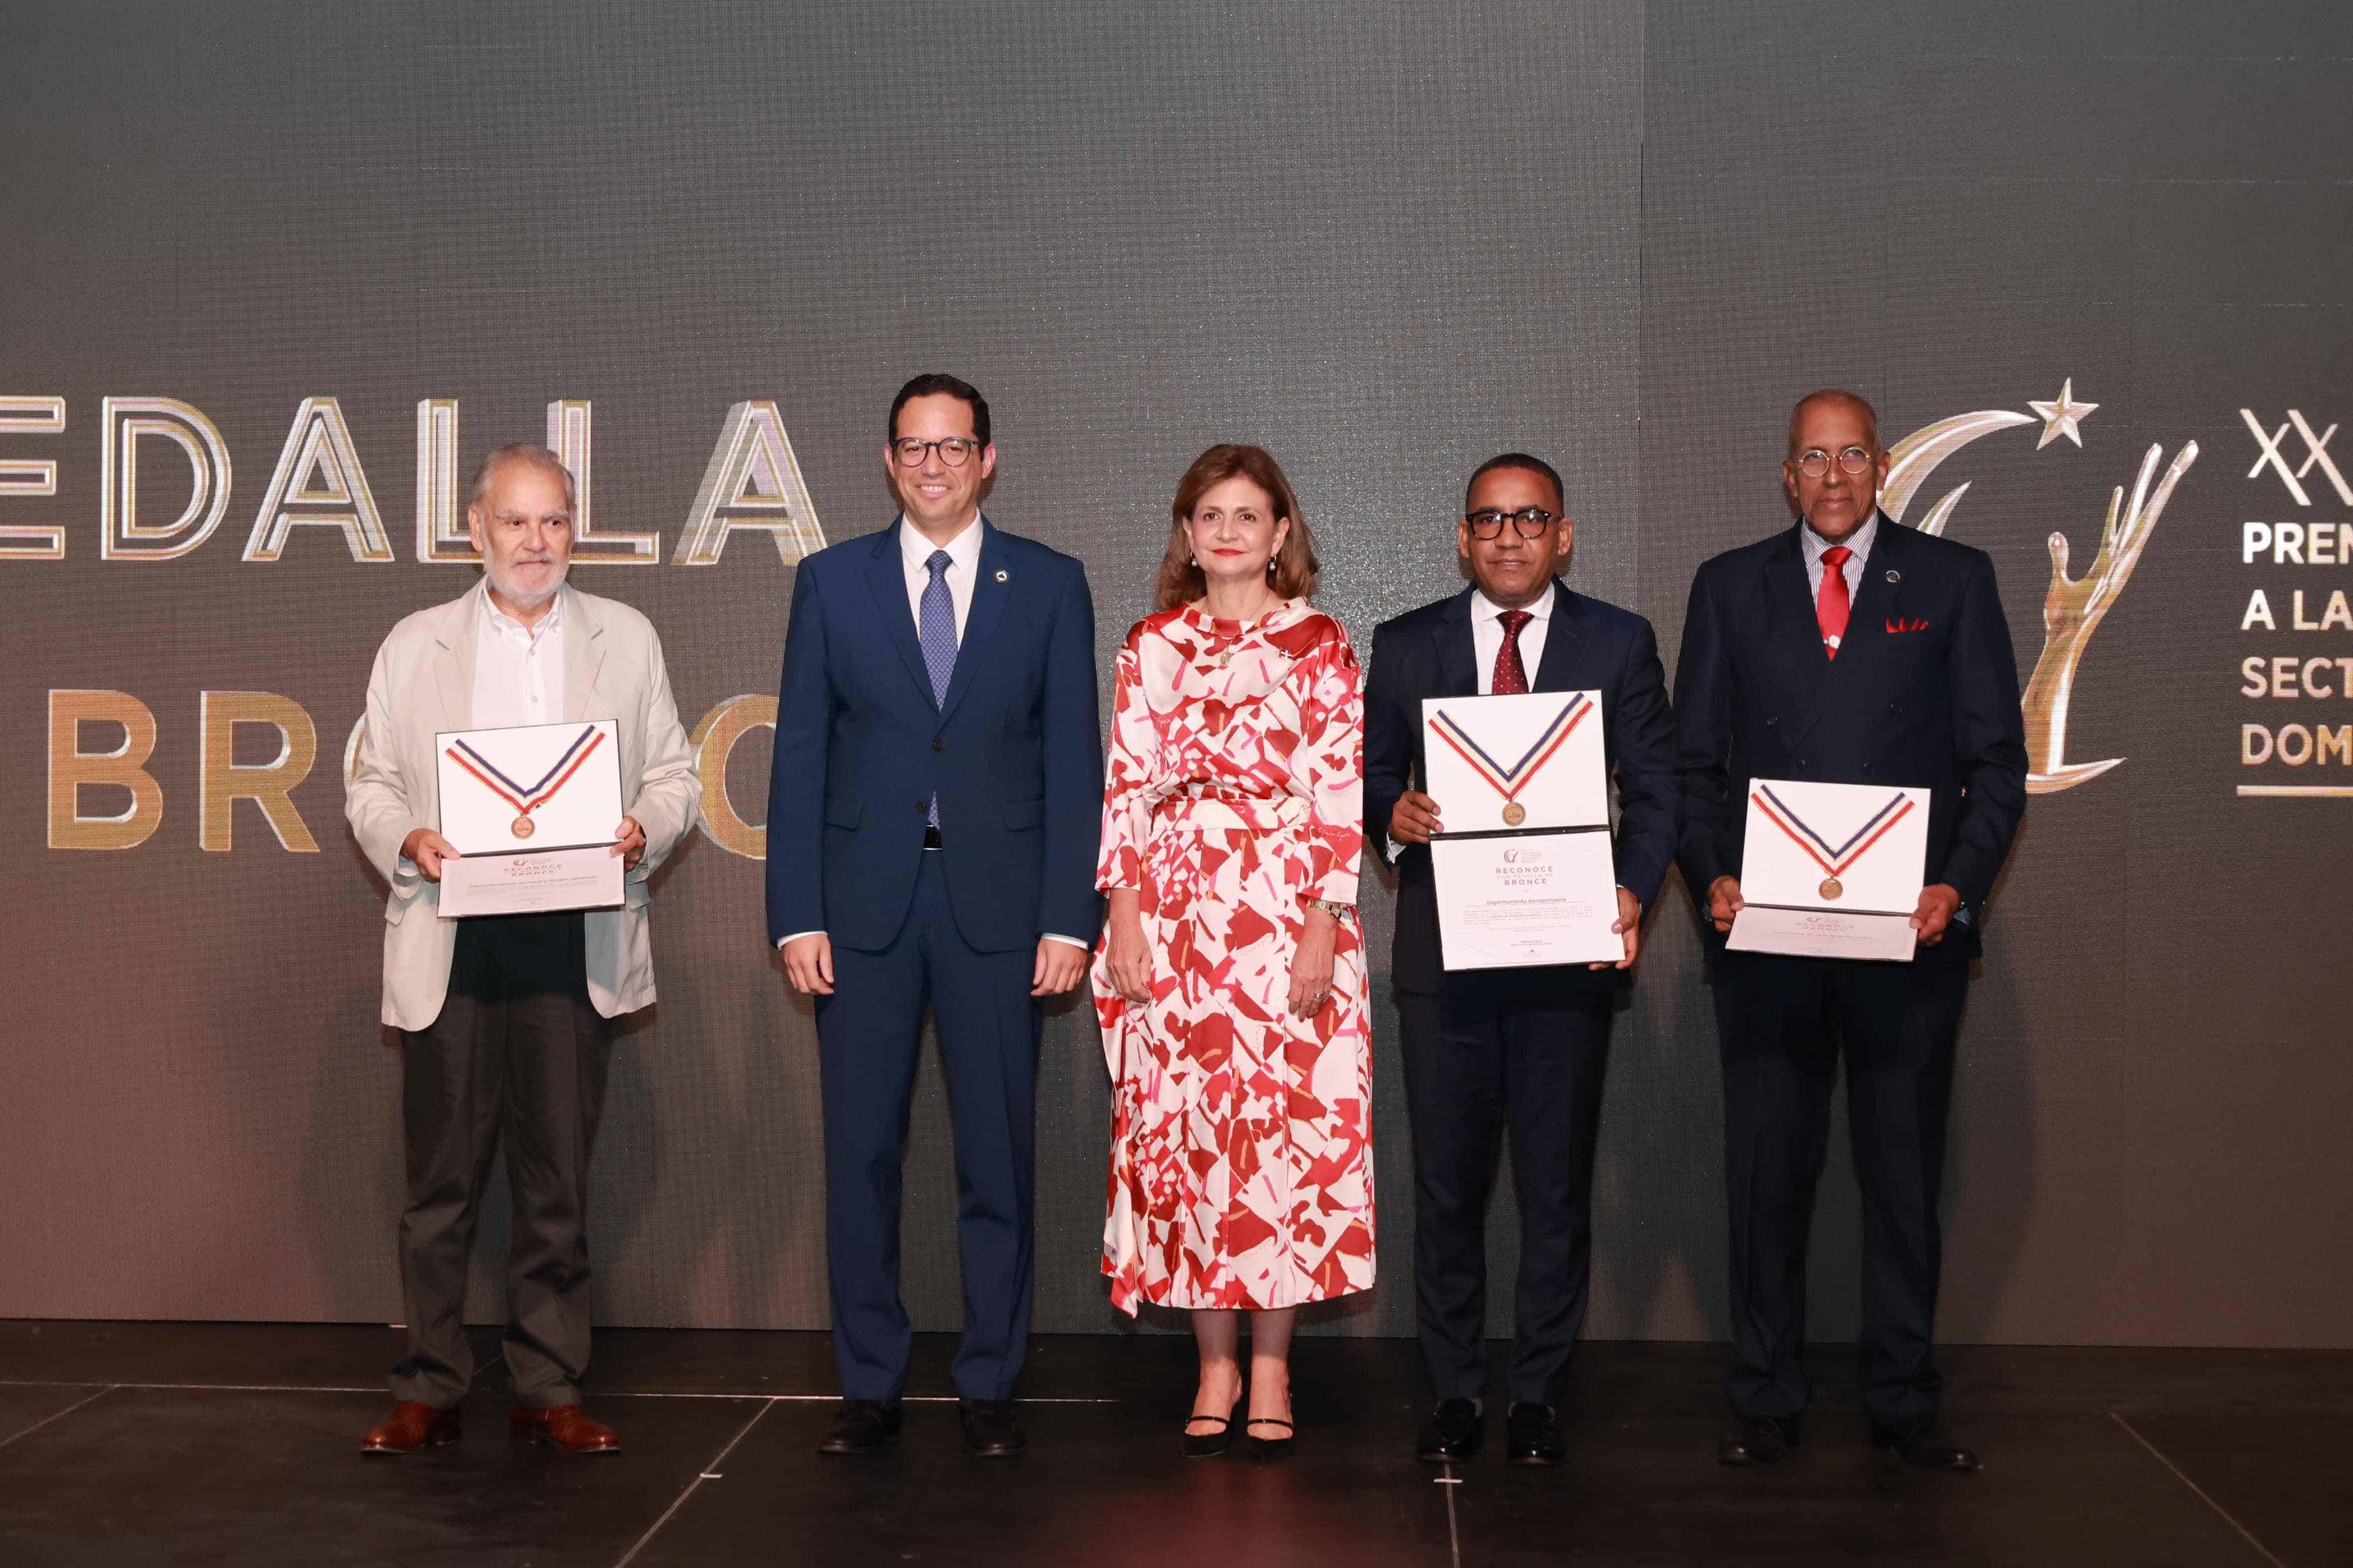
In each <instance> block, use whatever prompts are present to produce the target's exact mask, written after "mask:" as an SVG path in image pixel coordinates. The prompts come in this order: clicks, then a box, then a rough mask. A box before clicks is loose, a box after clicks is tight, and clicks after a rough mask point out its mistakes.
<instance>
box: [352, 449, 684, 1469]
mask: <svg viewBox="0 0 2353 1568" xmlns="http://www.w3.org/2000/svg"><path fill="white" fill-rule="evenodd" d="M573 506H574V490H573V484H572V477H571V475H570V474H569V473H568V472H567V471H566V470H565V467H564V465H563V463H562V461H561V460H560V459H559V458H557V457H556V456H555V454H554V453H553V452H551V451H549V450H548V449H547V448H545V447H534V446H529V445H524V444H517V445H513V446H507V447H500V448H499V449H498V450H496V451H494V452H492V453H491V455H490V456H489V457H488V458H485V459H484V460H483V463H482V466H481V468H480V470H478V471H477V473H476V475H475V478H474V484H473V488H472V490H471V493H470V500H469V503H468V506H467V513H466V520H467V526H468V528H469V530H470V532H471V534H472V538H473V543H474V548H475V549H476V550H478V551H480V552H481V556H482V580H481V582H480V584H478V585H476V586H475V587H474V588H473V589H472V590H470V592H468V593H467V594H465V595H462V596H460V597H459V598H457V599H454V600H451V601H450V602H449V603H448V604H446V605H437V606H435V607H434V608H432V609H429V610H420V611H418V612H417V614H415V615H413V616H409V617H407V618H406V620H404V621H402V622H401V623H400V624H399V625H398V626H395V627H394V628H393V629H392V635H391V636H390V637H386V638H385V642H384V647H382V648H381V649H380V650H378V652H377V654H376V658H375V670H374V672H373V673H372V674H371V675H370V676H369V679H368V693H367V720H366V724H365V727H364V730H363V731H362V733H361V736H360V743H359V751H358V754H357V756H356V758H355V759H354V762H353V769H352V776H351V783H350V787H349V789H348V791H347V793H346V795H345V800H344V815H345V816H347V817H348V818H349V819H350V821H351V825H352V832H353V835H354V836H356V837H357V838H358V839H359V842H360V846H361V847H362V848H364V850H365V851H366V852H367V857H368V859H369V860H370V861H371V862H373V863H374V864H375V868H376V869H377V870H378V871H379V872H380V873H382V874H383V876H384V877H385V879H386V880H387V881H389V882H390V883H391V884H392V896H391V897H390V898H389V899H387V900H385V938H384V1021H385V1023H387V1024H390V1025H392V1026H394V1027H396V1028H397V1029H398V1030H399V1031H400V1037H401V1057H402V1068H401V1121H402V1131H403V1134H404V1139H405V1142H406V1150H407V1170H408V1201H407V1207H406V1210H405V1211H404V1212H403V1214H402V1215H401V1219H400V1261H401V1289H402V1295H403V1298H404V1304H405V1306H406V1317H407V1334H406V1343H405V1344H404V1346H403V1348H402V1351H401V1353H400V1355H399V1357H398V1358H397V1359H396V1361H395V1362H394V1363H393V1368H392V1380H391V1381H392V1391H393V1396H394V1398H395V1400H396V1405H394V1408H393V1413H392V1415H391V1416H390V1417H389V1418H387V1419H386V1420H385V1421H384V1422H383V1423H382V1424H381V1425H379V1426H376V1427H375V1429H374V1430H373V1431H371V1432H370V1433H369V1434H368V1435H367V1437H366V1439H365V1441H364V1444H363V1445H362V1447H363V1449H364V1451H365V1452H368V1453H375V1454H409V1453H415V1452H417V1450H419V1449H421V1448H426V1447H433V1446H436V1445H438V1444H442V1443H450V1442H455V1441H456V1440H457V1439H458V1436H459V1400H460V1399H461V1398H462V1397H463V1396H464V1394H465V1393H466V1389H467V1385H468V1384H470V1382H471V1381H472V1378H473V1357H472V1354H471V1352H470V1350H469V1348H468V1346H467V1342H466V1336H465V1330H464V1323H463V1320H462V1317H461V1310H462V1308H463V1306H464V1302H465V1294H466V1266H467V1259H468V1256H469V1254H470V1252H471V1250H472V1246H473V1239H474V1221H475V1217H476V1213H477V1210H478V1208H479V1206H480V1197H481V1192H482V1187H483V1184H484V1183H485V1182H486V1181H487V1180H488V1178H489V1175H490V1161H491V1153H492V1152H493V1151H494V1150H495V1149H496V1148H497V1147H498V1144H499V1142H500V1140H501V1136H503V1138H504V1140H505V1143H506V1158H507V1183H508V1187H509V1189H510V1192H511V1194H512V1204H513V1237H514V1239H513V1245H512V1249H511V1251H510V1253H509V1257H508V1264H507V1314H508V1319H507V1331H506V1342H505V1359H506V1363H507V1369H508V1372H509V1374H510V1376H511V1378H512V1383H513V1399H512V1410H511V1411H510V1421H511V1425H512V1427H513V1429H514V1431H515V1433H516V1435H517V1436H524V1437H529V1438H532V1439H533V1440H535V1441H540V1442H544V1443H548V1444H550V1445H552V1446H553V1447H555V1448H557V1449H558V1450H559V1451H562V1452H565V1453H610V1452H612V1451H614V1450H615V1449H617V1447H619V1439H618V1437H617V1436H616V1435H615V1434H614V1432H613V1430H612V1428H611V1427H609V1426H606V1425H604V1424H603V1423H601V1422H599V1421H596V1420H595V1419H594V1418H592V1417H590V1416H589V1415H586V1413H585V1412H584V1411H582V1409H581V1407H580V1382H581V1379H582V1376H583V1375H584V1373H586V1368H587V1362H588V1318H589V1268H588V1247H587V1227H586V1218H585V1209H586V1199H587V1190H588V1152H589V1145H590V1143H591V1142H592V1140H593V1139H594V1138H595V1135H596V1120H597V1115H598V1112H599V1111H600V1110H602V1109H603V1103H604V1094H605V1076H606V1068H607V1063H608V1061H609V1059H610V1057H611V1050H612V1039H613V1029H614V1020H616V1019H617V1018H618V1017H619V1016H622V1015H624V1014H627V1013H631V1012H634V1011H636V1010H637V1009H638V1008H640V1007H643V1006H645V1005H647V1004H649V1003H650V1002H651V1001H653V999H654V971H653V951H652V947H651V944H650V942H649V940H648V937H647V930H646V897H647V887H646V879H647V878H648V877H649V876H650V875H651V874H652V872H653V869H654V868H655V867H657V866H659V865H660V864H661V862H662V859H663V858H664V857H666V856H667V855H669V853H670V850H671V849H672V848H674V847H676V846H677V845H678V843H679V841H680V840H681V838H683V837H685V836H686V834H687V832H688V830H689V829H691V827H692V826H694V823H695V818H696V812H697V810H698V809H699V807H700V805H701V803H702V783H701V781H700V779H699V778H698V777H697V775H696V773H695V770H694V761H693V756H692V753H691V750H690V749H689V747H688V744H687V738H686V731H684V730H683V729H682V728H681V726H680V724H679V721H678V708H677V705H676V704H675V703H674V702H673V701H672V700H671V698H670V675H669V671H668V669H667V668H666V667H665V666H664V665H663V663H662V650H661V640H660V639H659V637H656V636H655V635H654V629H653V626H651V624H650V623H649V622H648V621H647V619H646V617H645V616H642V615H640V614H639V613H638V611H636V610H634V609H631V608H630V607H629V606H628V605H622V604H617V603H616V602H615V601H613V600H610V599H601V598H597V597H595V596H594V595H588V594H583V593H581V592H579V591H578V590H577V589H575V588H570V587H567V586H565V574H566V573H567V572H568V571H569V569H570V566H571V561H572V543H573V524H572V518H573ZM591 719H610V720H613V721H616V723H617V740H618V742H619V745H620V764H621V797H622V799H624V800H625V801H628V803H629V805H628V815H627V816H624V817H623V818H622V819H621V821H620V822H619V823H618V824H617V826H615V828H614V832H613V837H614V839H615V842H614V845H613V853H614V854H616V855H619V856H621V857H623V865H624V868H625V879H624V886H625V888H626V889H627V904H626V907H624V908H622V909H618V910H588V911H586V912H579V911H575V912H569V913H558V914H541V915H508V916H496V917H482V918H476V919H469V920H445V919H442V918H441V917H440V913H439V893H440V889H439V886H438V884H439V882H440V879H441V864H442V862H443V861H444V860H447V859H452V858H456V857H457V853H458V852H457V850H456V849H455V848H454V847H452V846H451V845H450V844H449V843H448V841H447V840H446V839H444V838H443V837H441V835H440V834H439V833H438V831H436V827H435V825H436V824H438V822H439V820H440V802H439V796H438V785H437V777H438V769H437V767H436V765H435V757H434V752H435V745H436V741H435V737H436V735H437V734H438V733H439V732H440V731H448V730H467V729H488V728H493V727H499V726H506V725H520V724H533V723H556V722H559V721H562V722H571V723H580V722H583V721H587V720H591Z"/></svg>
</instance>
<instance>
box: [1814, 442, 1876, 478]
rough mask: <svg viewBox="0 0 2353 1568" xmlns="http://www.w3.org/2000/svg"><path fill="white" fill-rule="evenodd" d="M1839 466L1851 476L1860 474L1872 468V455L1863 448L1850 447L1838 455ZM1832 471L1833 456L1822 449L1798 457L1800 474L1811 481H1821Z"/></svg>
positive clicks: (1816, 448) (1818, 448)
mask: <svg viewBox="0 0 2353 1568" xmlns="http://www.w3.org/2000/svg"><path fill="white" fill-rule="evenodd" d="M1838 466H1839V467H1840V468H1844V469H1845V470H1846V471H1847V472H1848V473H1850V474H1859V473H1861V472H1862V470H1863V469H1865V468H1869V467H1871V454H1870V453H1869V452H1867V451H1865V450H1864V449H1863V448H1862V447H1847V448H1846V449H1845V450H1843V451H1841V452H1840V453H1839V455H1838ZM1830 471H1831V455H1830V454H1829V453H1828V452H1825V451H1823V450H1822V449H1821V448H1820V447H1815V448H1814V449H1813V450H1812V451H1810V452H1803V453H1800V454H1799V457H1798V472H1799V473H1801V474H1803V475H1805V476H1806V478H1808V479H1820V478H1821V477H1822V476H1823V475H1824V474H1827V473H1829V472H1830Z"/></svg>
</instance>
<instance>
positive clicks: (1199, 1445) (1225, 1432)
mask: <svg viewBox="0 0 2353 1568" xmlns="http://www.w3.org/2000/svg"><path fill="white" fill-rule="evenodd" d="M1241 1407H1242V1402H1241V1401H1240V1399H1239V1398H1237V1399H1236V1400H1235V1401H1234V1409H1233V1410H1229V1411H1228V1412H1226V1414H1224V1415H1187V1417H1186V1418H1185V1427H1186V1431H1185V1457H1186V1458H1188V1459H1214V1458H1217V1457H1218V1456H1219V1454H1222V1453H1224V1452H1225V1451H1226V1450H1227V1449H1228V1448H1229V1447H1233V1441H1234V1411H1237V1410H1240V1408H1241ZM1196 1421H1214V1422H1216V1423H1217V1424H1218V1429H1217V1430H1216V1431H1214V1432H1198V1433H1197V1432H1195V1431H1193V1430H1192V1426H1193V1423H1194V1422H1196Z"/></svg>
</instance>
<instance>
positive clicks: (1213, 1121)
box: [1094, 599, 1373, 1314]
mask: <svg viewBox="0 0 2353 1568" xmlns="http://www.w3.org/2000/svg"><path fill="white" fill-rule="evenodd" d="M1363 768H1364V696H1363V682H1362V676H1361V673H1360V671H1359V669H1358V668H1357V664H1356V652H1355V650H1354V649H1353V648H1351V647H1349V646H1348V639H1347V637H1346V635H1345V633H1344V632H1342V630H1341V629H1340V626H1339V623H1338V622H1336V621H1335V620H1333V619H1332V617H1330V616H1326V615H1324V614H1323V613H1322V612H1320V611H1318V610H1315V609H1313V608H1311V607H1310V606H1309V605H1307V604H1306V603H1305V602H1304V601H1303V600H1297V599H1293V600H1288V601H1285V602H1284V603H1282V604H1281V605H1278V606H1276V607H1275V608H1274V609H1273V610H1271V611H1270V612H1268V613H1267V614H1266V615H1265V616H1261V618H1260V619H1258V620H1256V621H1252V622H1250V623H1248V624H1244V623H1242V622H1239V621H1229V620H1213V619H1212V618H1210V617H1209V616H1206V615H1203V614H1202V613H1201V612H1199V611H1198V610H1196V609H1193V608H1190V607H1180V608H1178V609H1175V610H1166V611H1163V612H1162V613H1160V614H1159V615H1156V616H1152V617H1150V618H1149V619H1147V620H1145V621H1142V622H1139V623H1138V624H1137V625H1136V626H1135V627H1134V629H1133V630H1132V631H1130V632H1129V633H1128V635H1127V642H1126V645H1125V646H1124V647H1122V648H1121V650H1120V654H1119V667H1118V678H1117V690H1116V695H1115V698H1114V704H1113V730H1112V743H1111V761H1110V769H1109V775H1108V779H1107V782H1106V785H1105V789H1104V799H1103V861H1102V866H1101V868H1100V871H1099V874H1098V876H1097V878H1096V882H1097V885H1098V886H1099V887H1101V888H1103V889H1105V890H1106V891H1108V890H1109V889H1114V888H1134V889H1137V890H1138V904H1139V906H1140V909H1141V912H1142V916H1143V924H1144V938H1145V947H1146V949H1147V950H1148V952H1150V954H1151V960H1152V1000H1151V1001H1150V1002H1149V1003H1145V1004H1130V1003H1129V1002H1127V1001H1125V1000H1124V999H1123V998H1122V997H1121V996H1120V995H1119V994H1117V993H1116V992H1114V991H1113V990H1112V988H1111V985H1110V982H1109V980H1108V979H1107V978H1106V972H1105V965H1104V961H1103V951H1106V950H1107V949H1108V945H1109V938H1108V936H1106V938H1105V943H1104V949H1103V950H1099V951H1098V952H1097V954H1096V958H1095V966H1094V994H1095V1007H1096V1011H1097V1014H1098V1016H1099V1017H1100V1018H1101V1021H1102V1024H1103V1053H1104V1059H1105V1061H1106V1063H1107V1065H1108V1066H1109V1068H1110V1069H1111V1077H1112V1082H1113V1110H1112V1151H1111V1179H1110V1192H1109V1197H1108V1203H1107V1205H1106V1206H1107V1213H1106V1215H1105V1218H1104V1224H1103V1272H1104V1273H1105V1274H1107V1275H1109V1276H1110V1277H1111V1281H1112V1285H1111V1295H1112V1302H1113V1305H1114V1306H1116V1307H1118V1308H1119V1309H1120V1310H1123V1311H1124V1312H1128V1313H1130V1314H1133V1313H1134V1311H1135V1310H1136V1306H1137V1303H1138V1302H1140V1301H1150V1302H1152V1303H1154V1304H1155V1305H1158V1306H1164V1307H1181V1308H1193V1309H1199V1308H1253V1309H1272V1308H1282V1307H1293V1306H1297V1305H1299V1304H1300V1303H1302V1302H1305V1301H1320V1300H1326V1299H1327V1298H1330V1297H1334V1296H1342V1295H1346V1294H1348V1293H1350V1292H1352V1291H1356V1290H1363V1289H1368V1288H1370V1286H1371V1285H1372V1283H1373V1172H1372V1052H1371V1039H1372V1031H1371V1014H1370V1004H1369V997H1368V995H1367V991H1366V983H1367V976H1366V969H1365V944H1364V931H1363V928H1362V926H1361V925H1360V924H1359V923H1358V921H1357V920H1356V913H1355V910H1354V907H1353V906H1354V905H1355V904H1356V864H1357V859H1358V857H1359V855H1360V854H1361V852H1362V849H1363V845H1364V833H1363V817H1364V776H1363ZM1311 899H1323V900H1330V901H1332V902H1334V903H1340V904H1345V905H1349V906H1351V908H1350V910H1349V912H1348V913H1347V915H1346V916H1345V918H1343V919H1342V921H1341V922H1340V929H1339V932H1338V940H1337V942H1336V945H1335V955H1334V961H1333V967H1332V994H1331V997H1330V999H1329V1000H1328V1001H1327V1002H1325V1004H1324V1006H1323V1007H1322V1009H1321V1010H1319V1011H1318V1012H1317V1013H1316V1014H1315V1015H1314V1016H1312V1017H1308V1018H1305V1019H1302V1018H1298V1017H1295V1016H1293V1015H1292V1014H1291V1012H1290V1011H1289V1009H1288V1007H1287V1005H1286V1004H1287V1003H1288V1001H1289V997H1290V992H1291V968H1292V961H1293V956H1294V955H1295V954H1296V952H1298V948H1299V942H1300V938H1301V935H1302V933H1303V931H1304V929H1305V918H1306V913H1307V910H1306V901H1307V900H1311Z"/></svg>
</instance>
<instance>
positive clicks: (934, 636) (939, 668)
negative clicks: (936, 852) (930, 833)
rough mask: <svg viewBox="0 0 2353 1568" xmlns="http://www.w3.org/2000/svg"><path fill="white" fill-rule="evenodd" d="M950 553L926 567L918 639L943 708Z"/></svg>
mask: <svg viewBox="0 0 2353 1568" xmlns="http://www.w3.org/2000/svg"><path fill="white" fill-rule="evenodd" d="M923 565H924V566H925V567H926V568H928V569H929V570H930V572H931V574H932V580H931V582H930V583H929V584H927V585H926V586H925V587H924V589H923V614H922V616H919V617H918V624H917V626H916V627H915V636H916V638H917V640H918V641H920V642H921V643H922V644H923V669H924V671H925V672H926V673H928V674H929V675H930V676H931V678H932V704H933V706H934V707H944V706H945V705H946V702H947V700H948V677H949V676H951V675H953V674H954V673H955V657H956V629H955V600H954V599H952V598H950V597H949V596H948V566H949V565H950V558H949V555H948V552H946V551H944V550H934V551H933V552H932V553H931V557H930V559H928V560H926V561H925V562H924V563H923ZM923 820H924V822H925V823H926V824H928V825H929V826H933V827H937V826H939V825H940V797H939V794H938V792H937V791H934V792H933V795H932V809H931V814H930V815H929V816H926V817H924V819H923Z"/></svg>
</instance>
